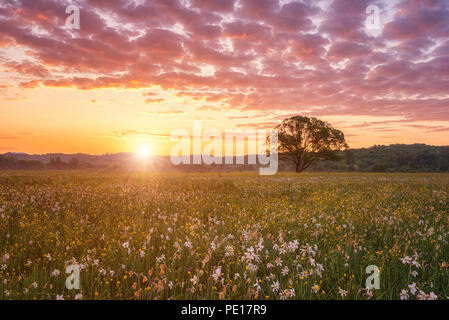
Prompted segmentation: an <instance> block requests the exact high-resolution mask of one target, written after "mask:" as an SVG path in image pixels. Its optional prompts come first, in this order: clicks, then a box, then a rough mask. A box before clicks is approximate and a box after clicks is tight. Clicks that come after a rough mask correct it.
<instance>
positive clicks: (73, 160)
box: [0, 144, 449, 172]
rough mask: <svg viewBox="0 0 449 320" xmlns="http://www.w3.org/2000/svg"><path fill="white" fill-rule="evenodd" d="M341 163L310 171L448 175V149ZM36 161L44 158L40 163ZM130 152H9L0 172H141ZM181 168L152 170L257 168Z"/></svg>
mask: <svg viewBox="0 0 449 320" xmlns="http://www.w3.org/2000/svg"><path fill="white" fill-rule="evenodd" d="M339 155H340V158H341V159H340V161H321V162H317V163H315V164H313V165H312V166H311V167H310V168H309V169H308V171H363V172H449V146H447V147H439V146H428V145H425V144H412V145H404V144H394V145H389V146H373V147H370V148H361V149H349V150H346V151H343V152H340V154H339ZM36 159H40V160H42V159H45V160H43V161H39V160H36ZM132 159H133V156H132V155H131V154H127V153H121V154H106V155H101V156H93V155H86V154H75V155H65V154H58V156H53V154H49V155H27V154H13V153H8V154H4V155H0V170H45V169H48V170H76V169H83V170H84V169H99V170H134V169H136V168H137V169H139V167H136V163H135V162H133V160H132ZM247 160H248V159H247V157H245V160H244V162H245V164H243V165H225V164H223V165H210V166H208V165H205V164H201V165H181V166H174V165H172V164H171V163H170V159H169V157H167V156H160V157H155V158H154V159H153V160H152V163H151V165H150V166H149V169H150V170H158V171H164V170H180V171H253V170H257V169H258V165H248V164H247V163H248V161H247ZM279 171H294V166H293V165H292V164H291V163H289V162H286V161H282V162H280V163H279Z"/></svg>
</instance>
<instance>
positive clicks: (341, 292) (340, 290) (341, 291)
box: [338, 288, 348, 298]
mask: <svg viewBox="0 0 449 320" xmlns="http://www.w3.org/2000/svg"><path fill="white" fill-rule="evenodd" d="M338 293H339V294H340V296H341V297H342V298H344V297H345V296H347V295H348V291H346V290H343V289H341V288H339V289H338Z"/></svg>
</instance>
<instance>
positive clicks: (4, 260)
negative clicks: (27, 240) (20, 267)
mask: <svg viewBox="0 0 449 320" xmlns="http://www.w3.org/2000/svg"><path fill="white" fill-rule="evenodd" d="M8 259H9V254H7V253H5V254H4V255H3V257H2V262H3V263H6V261H8Z"/></svg>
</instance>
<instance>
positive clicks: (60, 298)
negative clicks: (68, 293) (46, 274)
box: [56, 294, 64, 300]
mask: <svg viewBox="0 0 449 320" xmlns="http://www.w3.org/2000/svg"><path fill="white" fill-rule="evenodd" d="M56 300H64V296H63V295H62V294H61V295H59V294H57V295H56Z"/></svg>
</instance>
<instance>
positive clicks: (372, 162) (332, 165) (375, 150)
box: [311, 144, 449, 172]
mask: <svg viewBox="0 0 449 320" xmlns="http://www.w3.org/2000/svg"><path fill="white" fill-rule="evenodd" d="M340 157H341V160H340V161H335V162H331V161H322V162H318V163H316V164H315V165H314V166H313V167H311V170H316V171H364V172H449V147H446V146H445V147H440V146H428V145H425V144H412V145H404V144H393V145H389V146H373V147H370V148H361V149H349V150H346V151H343V152H341V153H340Z"/></svg>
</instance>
